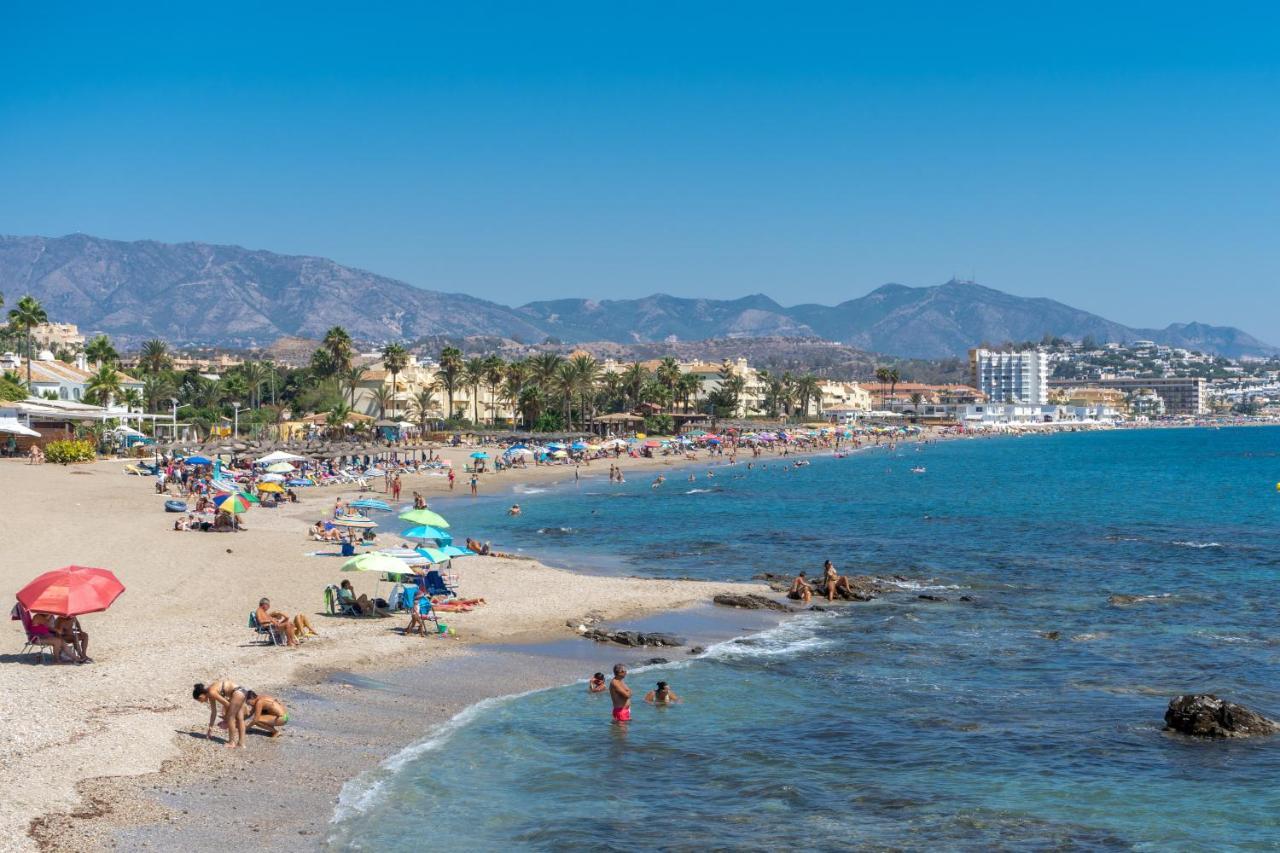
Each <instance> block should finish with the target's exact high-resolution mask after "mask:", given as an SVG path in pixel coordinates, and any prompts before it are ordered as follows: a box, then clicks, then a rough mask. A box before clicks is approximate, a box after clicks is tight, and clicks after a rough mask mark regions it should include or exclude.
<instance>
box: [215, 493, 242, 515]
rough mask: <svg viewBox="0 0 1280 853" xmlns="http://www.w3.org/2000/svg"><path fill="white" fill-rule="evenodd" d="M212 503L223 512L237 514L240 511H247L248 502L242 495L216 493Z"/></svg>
mask: <svg viewBox="0 0 1280 853" xmlns="http://www.w3.org/2000/svg"><path fill="white" fill-rule="evenodd" d="M213 505H214V506H216V507H217V508H218V509H220V510H222V511H223V512H229V513H231V514H232V515H239V514H240V513H242V512H248V511H249V502H248V501H247V500H245V499H244V495H241V494H234V495H218V496H217V497H216V498H214V499H213Z"/></svg>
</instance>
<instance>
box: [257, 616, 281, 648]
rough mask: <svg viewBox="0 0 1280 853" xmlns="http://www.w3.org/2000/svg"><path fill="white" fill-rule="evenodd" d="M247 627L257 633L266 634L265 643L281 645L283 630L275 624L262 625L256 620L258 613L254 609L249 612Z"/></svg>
mask: <svg viewBox="0 0 1280 853" xmlns="http://www.w3.org/2000/svg"><path fill="white" fill-rule="evenodd" d="M249 627H250V628H252V629H253V632H254V633H255V634H258V635H266V637H267V639H266V644H267V645H268V646H283V645H284V643H285V638H284V636H283V632H282V631H281V630H280V629H279V628H277V627H276V626H275V625H263V624H262V623H261V622H259V621H258V613H257V611H254V612H253V613H250V614H249Z"/></svg>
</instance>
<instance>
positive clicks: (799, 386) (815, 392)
mask: <svg viewBox="0 0 1280 853" xmlns="http://www.w3.org/2000/svg"><path fill="white" fill-rule="evenodd" d="M795 393H796V399H797V400H798V401H799V408H800V411H801V412H802V413H803V414H805V415H808V414H809V402H810V401H811V400H817V401H818V408H819V410H821V408H822V383H821V382H819V381H818V377H816V376H814V375H813V374H812V373H809V374H805V375H804V376H801V377H800V378H799V379H797V380H796V382H795ZM819 414H821V411H819Z"/></svg>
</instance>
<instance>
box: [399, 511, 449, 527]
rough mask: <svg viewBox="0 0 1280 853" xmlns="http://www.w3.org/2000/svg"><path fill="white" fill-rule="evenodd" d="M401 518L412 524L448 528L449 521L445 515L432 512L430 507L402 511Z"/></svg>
mask: <svg viewBox="0 0 1280 853" xmlns="http://www.w3.org/2000/svg"><path fill="white" fill-rule="evenodd" d="M400 520H401V521H407V522H409V523H410V524H429V525H431V526H432V527H440V528H446V527H448V526H449V522H447V521H445V520H444V516H443V515H441V514H440V513H438V512H432V511H431V510H429V509H411V510H409V511H408V512H402V513H400Z"/></svg>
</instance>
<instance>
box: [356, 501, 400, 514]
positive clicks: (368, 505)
mask: <svg viewBox="0 0 1280 853" xmlns="http://www.w3.org/2000/svg"><path fill="white" fill-rule="evenodd" d="M351 505H352V506H353V507H355V508H356V509H376V510H378V511H379V512H391V507H390V506H388V505H387V504H386V503H384V502H382V501H380V500H377V499H375V498H361V499H360V500H358V501H352V503H351Z"/></svg>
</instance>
